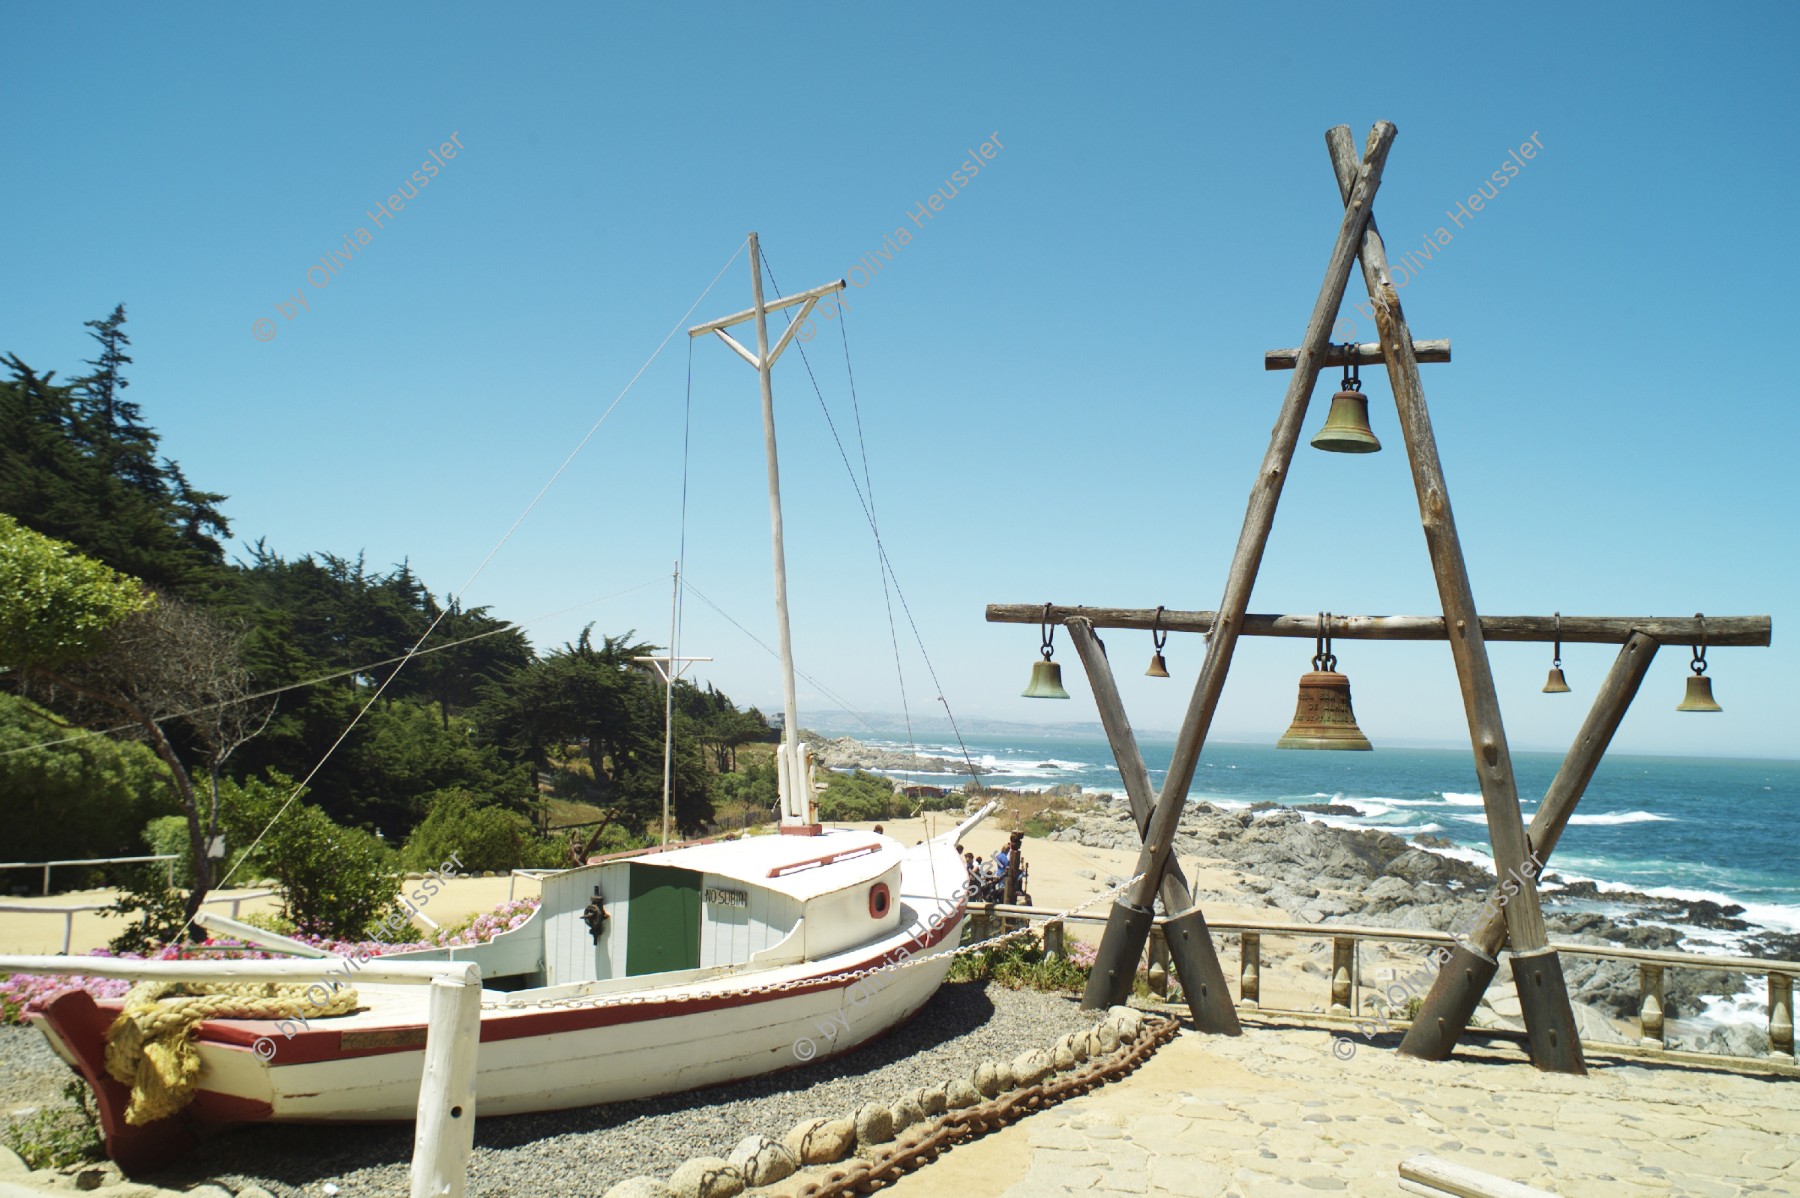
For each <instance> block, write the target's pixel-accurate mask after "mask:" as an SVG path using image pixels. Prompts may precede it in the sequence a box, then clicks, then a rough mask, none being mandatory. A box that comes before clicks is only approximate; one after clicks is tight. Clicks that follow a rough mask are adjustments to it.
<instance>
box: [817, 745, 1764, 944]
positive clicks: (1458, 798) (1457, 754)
mask: <svg viewBox="0 0 1800 1198" xmlns="http://www.w3.org/2000/svg"><path fill="white" fill-rule="evenodd" d="M839 734H842V735H852V736H857V738H858V739H860V740H863V741H865V742H867V743H870V744H875V745H880V746H882V747H884V748H892V749H895V750H901V751H904V750H907V749H908V748H909V747H910V746H909V745H908V744H907V743H906V741H905V738H904V736H879V735H875V734H871V733H870V732H869V731H868V730H867V729H863V730H861V731H860V733H859V732H857V731H854V730H851V729H848V728H846V729H842V730H840V732H839ZM964 743H965V745H966V746H967V749H968V753H969V756H970V758H972V759H973V761H974V763H975V764H976V765H977V766H979V767H981V769H982V771H983V774H982V778H983V781H984V782H986V783H988V784H989V785H993V786H1005V787H1012V788H1016V789H1028V790H1042V789H1047V788H1049V787H1052V786H1056V785H1059V784H1065V783H1073V784H1075V785H1078V786H1081V787H1083V788H1084V789H1087V790H1091V791H1111V792H1113V793H1116V794H1119V793H1123V786H1122V785H1121V783H1120V781H1119V773H1118V769H1117V767H1116V766H1115V765H1114V764H1113V759H1112V752H1111V750H1110V749H1109V748H1108V747H1107V744H1106V741H1105V739H1104V738H1103V737H1101V736H1099V735H1094V736H1092V737H1084V736H1081V735H1061V734H1056V733H1051V734H1033V733H1015V732H1007V733H1003V734H977V735H965V737H964ZM1139 747H1140V748H1141V749H1142V751H1143V754H1144V761H1145V764H1146V765H1147V766H1148V767H1149V770H1150V780H1151V783H1152V785H1153V786H1155V787H1157V788H1160V787H1161V786H1162V783H1163V779H1164V777H1165V776H1166V773H1167V769H1168V764H1169V758H1170V756H1171V755H1172V752H1173V743H1172V742H1171V741H1168V740H1160V741H1159V740H1155V739H1150V738H1144V739H1142V740H1140V744H1139ZM916 751H917V752H918V753H919V754H920V755H922V756H928V757H933V758H937V759H941V760H943V761H945V763H946V769H945V770H944V771H943V772H941V773H935V772H934V773H914V774H907V775H905V777H906V778H907V779H908V780H911V781H916V782H919V783H921V784H926V785H932V784H936V785H947V786H959V785H961V784H962V783H963V782H964V781H966V780H967V778H966V775H961V774H956V773H953V772H951V771H950V770H949V769H948V768H947V767H948V765H949V763H951V762H960V761H961V760H962V751H961V750H960V749H959V748H958V747H957V745H956V744H955V743H954V742H949V743H946V742H945V741H943V740H935V741H928V740H925V739H921V740H919V741H918V742H917V748H916ZM1561 764H1562V758H1561V756H1560V755H1559V754H1554V753H1514V754H1513V768H1514V770H1515V772H1516V774H1517V776H1518V781H1519V793H1520V796H1521V799H1522V803H1521V806H1522V808H1523V812H1524V817H1525V820H1526V822H1527V823H1529V822H1530V820H1531V816H1532V814H1533V813H1534V812H1535V811H1536V810H1537V804H1538V800H1539V799H1541V798H1542V796H1543V793H1544V791H1545V790H1546V789H1547V788H1548V787H1549V785H1550V781H1551V779H1552V778H1553V777H1555V775H1556V771H1557V768H1558V767H1559V766H1560V765H1561ZM1188 797H1189V798H1190V799H1202V800H1205V801H1206V802H1209V803H1213V804H1216V805H1218V806H1220V807H1227V808H1245V807H1248V806H1250V804H1252V803H1256V802H1265V801H1268V802H1276V803H1281V804H1284V805H1287V806H1293V805H1296V804H1301V803H1336V804H1340V805H1343V806H1347V807H1353V808H1355V809H1356V814H1355V815H1354V816H1347V815H1346V816H1337V815H1320V816H1311V815H1309V817H1308V818H1315V819H1318V820H1320V821H1322V822H1324V823H1326V824H1331V825H1334V826H1336V827H1342V828H1380V829H1383V830H1386V831H1390V832H1394V833H1396V834H1398V835H1401V836H1406V837H1411V836H1413V835H1415V834H1417V833H1432V834H1435V835H1437V836H1442V837H1444V838H1446V839H1448V840H1450V841H1452V842H1454V843H1455V844H1456V845H1457V848H1456V849H1453V850H1444V851H1447V852H1450V853H1453V854H1454V855H1457V856H1462V857H1465V858H1467V859H1469V860H1473V861H1479V862H1480V863H1481V864H1483V865H1486V866H1490V867H1491V857H1490V855H1489V852H1488V842H1487V816H1486V814H1485V813H1484V812H1483V810H1482V803H1481V793H1480V786H1479V783H1478V782H1477V780H1476V775H1475V767H1474V763H1473V761H1472V759H1471V756H1470V754H1469V753H1468V752H1467V751H1466V750H1465V751H1456V750H1449V749H1391V748H1377V749H1376V750H1375V751H1374V752H1372V753H1330V752H1294V751H1287V750H1280V749H1276V748H1275V747H1273V746H1272V745H1251V744H1230V743H1221V744H1217V745H1208V746H1207V747H1206V749H1205V751H1204V752H1203V753H1202V754H1201V759H1200V766H1199V768H1198V769H1197V770H1196V771H1195V772H1194V781H1193V785H1192V786H1191V787H1190V788H1189V790H1188ZM1796 820H1800V761H1758V760H1730V759H1722V758H1682V757H1633V756H1625V755H1618V756H1614V755H1609V756H1608V757H1607V758H1606V759H1605V760H1604V761H1602V762H1601V764H1600V768H1599V770H1598V771H1597V772H1596V773H1595V775H1594V779H1593V781H1592V782H1591V783H1590V784H1589V785H1588V788H1587V791H1586V793H1585V794H1584V795H1583V796H1582V799H1581V803H1580V805H1579V806H1578V807H1577V808H1576V811H1575V815H1574V816H1573V817H1571V819H1570V821H1569V826H1568V827H1567V828H1566V829H1565V830H1564V831H1563V834H1562V838H1561V840H1560V841H1559V842H1558V844H1557V848H1556V851H1555V853H1554V854H1552V856H1551V858H1550V862H1549V867H1548V872H1550V873H1553V874H1559V875H1561V876H1562V877H1563V878H1564V879H1566V880H1570V881H1582V880H1588V881H1593V882H1595V883H1596V884H1598V886H1599V887H1600V889H1601V890H1603V891H1604V890H1607V889H1615V890H1625V889H1629V890H1637V891H1641V892H1644V893H1647V894H1654V895H1661V896H1665V897H1668V898H1673V899H1685V900H1690V901H1691V900H1696V899H1710V900H1712V901H1714V902H1718V903H1736V904H1738V905H1740V906H1742V907H1743V908H1744V914H1743V915H1742V917H1741V918H1743V919H1745V920H1747V921H1749V922H1751V923H1754V924H1760V925H1762V926H1763V927H1766V928H1771V929H1774V930H1777V931H1790V932H1792V931H1800V837H1796V836H1795V834H1794V824H1795V821H1796Z"/></svg>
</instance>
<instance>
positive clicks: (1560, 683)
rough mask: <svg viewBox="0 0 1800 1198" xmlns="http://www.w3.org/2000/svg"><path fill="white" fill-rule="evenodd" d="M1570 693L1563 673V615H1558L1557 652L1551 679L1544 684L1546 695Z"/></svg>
mask: <svg viewBox="0 0 1800 1198" xmlns="http://www.w3.org/2000/svg"><path fill="white" fill-rule="evenodd" d="M1568 692H1569V684H1568V681H1567V680H1566V679H1564V678H1563V672H1562V613H1561V612H1557V613H1556V652H1555V654H1554V655H1553V656H1552V657H1551V658H1550V677H1549V678H1548V679H1546V680H1545V682H1544V693H1545V694H1546V695H1564V694H1567V693H1568Z"/></svg>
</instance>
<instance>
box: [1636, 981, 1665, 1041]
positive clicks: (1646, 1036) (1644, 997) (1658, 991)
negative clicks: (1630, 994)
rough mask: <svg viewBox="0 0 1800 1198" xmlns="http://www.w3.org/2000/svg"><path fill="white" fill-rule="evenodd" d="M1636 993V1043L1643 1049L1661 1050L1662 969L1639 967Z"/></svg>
mask: <svg viewBox="0 0 1800 1198" xmlns="http://www.w3.org/2000/svg"><path fill="white" fill-rule="evenodd" d="M1638 991H1639V994H1638V1043H1640V1044H1642V1045H1643V1046H1644V1047H1645V1048H1662V1047H1663V1046H1664V1041H1663V967H1662V966H1660V965H1651V964H1648V963H1646V964H1643V965H1639V966H1638Z"/></svg>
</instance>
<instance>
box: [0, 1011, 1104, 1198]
mask: <svg viewBox="0 0 1800 1198" xmlns="http://www.w3.org/2000/svg"><path fill="white" fill-rule="evenodd" d="M1079 1005H1080V1004H1079V1000H1078V998H1077V997H1076V996H1063V995H1055V994H1042V993H1038V992H1035V991H1029V990H1024V991H1013V990H1006V989H1004V988H1002V987H999V986H992V985H986V984H983V983H974V982H952V983H948V984H946V985H945V986H943V987H942V988H941V989H940V990H939V991H938V993H937V995H936V996H935V997H933V998H932V1000H931V1001H930V1002H929V1003H927V1004H926V1006H925V1007H924V1009H923V1010H921V1011H920V1012H919V1014H918V1015H917V1016H915V1017H914V1018H913V1019H912V1020H911V1021H910V1022H909V1023H907V1024H906V1025H905V1026H903V1027H900V1028H898V1029H896V1030H894V1031H892V1032H890V1033H889V1034H888V1035H886V1036H884V1037H882V1038H881V1039H879V1040H877V1041H875V1042H874V1043H872V1044H868V1045H865V1046H863V1047H862V1048H859V1049H857V1050H856V1051H855V1052H852V1053H849V1054H848V1055H846V1056H842V1057H833V1058H830V1059H828V1060H824V1061H817V1062H814V1063H812V1064H809V1065H806V1066H804V1067H802V1068H799V1069H793V1070H788V1071H786V1072H783V1073H777V1074H771V1075H768V1076H765V1077H760V1078H752V1079H751V1080H749V1081H745V1082H738V1083H736V1084H734V1085H729V1086H719V1087H715V1088H713V1089H710V1090H702V1091H698V1092H695V1093H690V1094H677V1095H671V1096H669V1097H665V1098H653V1099H647V1100H643V1101H639V1102H627V1103H616V1104H613V1105H611V1106H602V1107H588V1108H585V1109H582V1110H573V1111H552V1112H548V1113H545V1114H538V1115H512V1116H508V1117H504V1118H493V1119H485V1120H482V1121H480V1122H479V1123H477V1125H476V1129H475V1153H474V1156H473V1157H472V1158H471V1160H470V1169H469V1181H470V1193H471V1194H472V1195H475V1196H477V1198H540V1196H543V1195H550V1194H556V1195H570V1196H579V1195H592V1196H594V1198H599V1195H602V1194H604V1193H605V1192H606V1191H607V1190H608V1189H609V1188H610V1187H612V1186H613V1185H615V1184H616V1183H618V1182H620V1181H622V1180H624V1179H625V1178H627V1177H630V1176H633V1175H635V1174H639V1173H647V1174H651V1175H653V1176H662V1177H666V1176H667V1175H668V1174H669V1173H670V1172H671V1171H673V1170H674V1168H675V1166H677V1165H679V1164H680V1163H681V1162H682V1161H684V1160H687V1159H688V1158H689V1157H694V1156H704V1155H717V1156H726V1155H728V1154H729V1153H730V1152H731V1150H732V1148H734V1147H736V1145H737V1142H738V1141H739V1140H741V1139H743V1138H744V1137H745V1136H747V1135H751V1134H753V1133H761V1134H763V1135H766V1136H771V1137H773V1138H775V1139H780V1138H781V1137H782V1136H783V1135H784V1134H786V1132H787V1130H788V1128H790V1127H792V1126H793V1125H794V1124H795V1123H797V1122H799V1121H800V1120H802V1119H807V1118H811V1117H814V1116H818V1115H833V1116H838V1115H846V1116H847V1115H848V1114H849V1113H850V1112H851V1111H853V1110H855V1109H856V1108H857V1107H858V1106H860V1105H862V1104H863V1103H864V1102H868V1101H871V1100H878V1101H883V1102H891V1101H893V1100H894V1099H895V1098H897V1097H899V1096H900V1094H902V1093H903V1092H905V1091H907V1090H911V1089H917V1088H919V1087H921V1086H929V1085H935V1084H937V1083H939V1082H942V1081H945V1080H948V1079H950V1078H952V1077H959V1076H967V1075H968V1073H969V1071H970V1070H971V1069H973V1068H974V1067H975V1066H976V1065H977V1064H979V1063H980V1062H982V1061H984V1060H1011V1059H1012V1058H1013V1057H1015V1056H1017V1055H1018V1054H1019V1053H1021V1052H1024V1051H1025V1050H1026V1049H1029V1048H1048V1047H1049V1046H1050V1045H1051V1044H1052V1043H1054V1042H1055V1041H1056V1039H1057V1038H1058V1037H1060V1036H1062V1035H1063V1034H1065V1033H1067V1032H1072V1031H1076V1030H1079V1029H1082V1028H1086V1027H1089V1026H1091V1025H1092V1023H1093V1017H1092V1016H1091V1015H1089V1016H1083V1015H1082V1013H1081V1012H1080V1010H1079ZM0 1031H4V1032H6V1033H8V1034H7V1035H6V1036H4V1037H0V1061H3V1062H4V1064H5V1066H6V1072H7V1076H8V1079H9V1082H10V1079H11V1076H12V1072H13V1070H14V1068H15V1067H17V1066H18V1065H19V1064H20V1063H21V1062H26V1063H28V1064H29V1063H33V1062H36V1061H37V1060H38V1058H40V1057H42V1058H47V1059H48V1061H49V1063H50V1064H51V1065H54V1066H55V1067H56V1068H57V1069H59V1070H65V1071H66V1067H65V1066H63V1065H62V1063H61V1062H60V1061H59V1060H57V1059H56V1057H55V1056H54V1054H52V1053H51V1052H50V1051H49V1049H48V1048H47V1047H45V1046H43V1045H42V1044H41V1043H40V1044H38V1045H36V1046H29V1047H27V1046H25V1041H26V1040H27V1039H36V1040H38V1041H40V1042H41V1041H42V1039H43V1037H42V1036H41V1034H40V1033H38V1032H37V1031H36V1030H35V1029H18V1028H4V1029H0ZM21 1031H24V1032H27V1033H28V1036H20V1035H19V1034H18V1033H20V1032H21ZM61 1084H62V1082H61V1075H58V1076H57V1080H56V1081H55V1084H54V1085H53V1086H51V1087H50V1094H51V1095H54V1093H55V1092H56V1091H57V1090H59V1089H60V1088H61ZM9 1092H10V1091H9ZM39 1097H40V1099H41V1098H42V1097H43V1096H42V1095H40V1096H39ZM412 1134H413V1129H412V1125H411V1124H394V1125H362V1126H346V1127H307V1126H302V1125H297V1124H289V1125H275V1124H270V1125H264V1126H259V1127H250V1128H244V1129H242V1130H239V1131H236V1132H232V1133H230V1134H228V1135H224V1136H221V1137H219V1138H218V1139H215V1140H212V1141H210V1142H208V1143H206V1144H204V1145H202V1146H201V1148H200V1149H199V1150H198V1151H196V1152H195V1153H194V1154H193V1155H192V1156H190V1157H189V1158H188V1159H187V1160H186V1161H184V1162H183V1163H182V1165H181V1166H180V1167H179V1168H177V1169H172V1170H169V1171H167V1172H164V1173H161V1174H157V1175H152V1176H146V1177H143V1178H140V1179H139V1180H142V1181H146V1182H150V1183H153V1184H156V1185H161V1186H167V1187H171V1188H180V1187H183V1186H186V1185H189V1184H192V1183H196V1182H202V1181H208V1180H211V1181H216V1182H223V1183H224V1184H225V1185H227V1186H228V1187H230V1188H231V1189H233V1190H237V1189H240V1188H242V1187H243V1186H245V1185H249V1184H252V1183H254V1184H256V1185H259V1186H262V1187H263V1188H265V1189H267V1190H270V1191H272V1192H273V1193H275V1194H278V1195H282V1196H283V1198H287V1196H290V1195H305V1196H306V1198H319V1196H321V1195H323V1194H324V1189H323V1187H324V1185H325V1183H327V1182H330V1183H332V1184H334V1185H336V1186H337V1187H338V1188H339V1190H340V1191H341V1193H342V1194H343V1195H344V1198H360V1196H362V1195H396V1194H404V1193H406V1191H407V1166H408V1162H410V1161H411V1159H412Z"/></svg>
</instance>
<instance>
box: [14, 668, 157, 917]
mask: <svg viewBox="0 0 1800 1198" xmlns="http://www.w3.org/2000/svg"><path fill="white" fill-rule="evenodd" d="M71 738H73V739H71ZM177 809H178V807H177V804H176V801H175V797H174V792H173V791H172V790H171V789H170V787H169V780H168V773H167V772H166V771H165V769H164V767H163V764H162V762H160V761H158V760H157V759H156V754H155V753H152V752H151V751H150V749H149V748H148V747H147V746H145V745H141V744H137V743H135V742H133V741H120V740H114V739H113V738H111V737H107V736H100V735H84V734H81V733H79V732H72V731H71V730H70V728H69V727H68V726H67V725H66V724H63V723H60V722H58V721H56V720H54V719H52V718H51V717H50V715H49V714H48V713H47V712H46V711H45V710H44V709H43V708H41V707H39V706H37V705H36V704H34V703H31V702H29V701H28V700H25V699H21V698H19V697H17V696H15V695H7V694H0V826H4V827H5V828H6V830H7V844H6V854H7V860H9V861H54V860H57V859H58V858H70V857H75V858H79V857H126V856H133V855H135V854H137V853H139V852H140V851H141V850H140V849H139V848H138V847H137V846H138V832H139V829H141V828H142V827H143V826H144V824H145V822H146V821H147V820H149V819H150V818H151V817H153V816H157V815H162V814H163V813H165V812H169V811H175V810H177ZM96 872H97V871H96V870H95V869H92V868H78V867H75V866H62V867H60V868H58V869H57V870H56V871H55V872H54V873H53V874H52V875H51V881H52V882H54V883H55V884H56V885H57V886H58V887H59V888H63V889H69V888H75V887H79V886H81V885H84V884H87V883H90V882H91V881H93V877H92V875H93V874H94V873H96ZM7 877H8V880H9V881H10V882H17V881H19V880H20V879H21V878H23V877H24V875H23V874H16V873H10V874H8V875H7Z"/></svg>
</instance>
